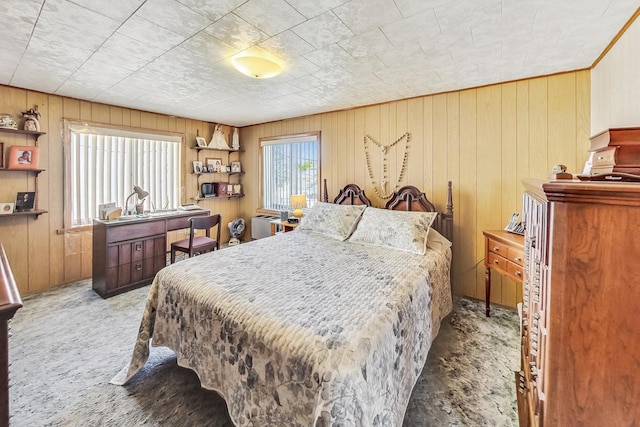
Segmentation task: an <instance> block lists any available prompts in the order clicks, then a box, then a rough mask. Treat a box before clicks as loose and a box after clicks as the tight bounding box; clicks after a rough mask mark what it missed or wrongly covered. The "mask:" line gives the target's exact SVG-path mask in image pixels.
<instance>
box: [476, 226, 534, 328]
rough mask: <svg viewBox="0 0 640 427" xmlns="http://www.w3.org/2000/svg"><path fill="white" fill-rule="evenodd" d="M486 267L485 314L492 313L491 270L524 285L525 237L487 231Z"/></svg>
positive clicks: (485, 244) (485, 246)
mask: <svg viewBox="0 0 640 427" xmlns="http://www.w3.org/2000/svg"><path fill="white" fill-rule="evenodd" d="M482 234H484V266H485V268H486V272H485V282H484V285H485V286H484V287H485V294H486V295H485V297H486V302H485V304H486V306H485V314H486V315H487V317H489V312H490V311H491V300H490V298H491V269H494V270H495V271H497V272H498V273H500V274H502V275H505V276H508V277H510V278H511V279H513V280H514V281H515V282H516V283H520V284H522V272H523V266H524V236H521V235H519V234H514V233H509V232H508V231H504V230H485V231H483V232H482Z"/></svg>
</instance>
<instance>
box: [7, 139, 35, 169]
mask: <svg viewBox="0 0 640 427" xmlns="http://www.w3.org/2000/svg"><path fill="white" fill-rule="evenodd" d="M38 163H39V151H38V147H32V146H28V145H12V146H11V147H10V148H9V159H8V162H7V169H13V170H38Z"/></svg>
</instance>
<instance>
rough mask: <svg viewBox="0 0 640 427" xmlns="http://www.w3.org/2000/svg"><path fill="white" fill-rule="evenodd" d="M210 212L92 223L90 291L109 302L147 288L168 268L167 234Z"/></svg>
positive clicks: (203, 211) (190, 212)
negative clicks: (115, 297) (127, 292)
mask: <svg viewBox="0 0 640 427" xmlns="http://www.w3.org/2000/svg"><path fill="white" fill-rule="evenodd" d="M205 215H209V210H207V209H199V210H193V211H184V212H181V211H178V212H175V213H170V214H166V215H161V216H157V217H148V218H139V219H132V220H114V221H103V220H94V221H93V285H92V287H93V290H94V291H96V292H97V293H98V294H99V295H100V296H101V297H103V298H108V297H110V296H113V295H117V294H119V293H122V292H126V291H129V290H131V289H135V288H139V287H141V286H145V285H148V284H149V283H151V282H152V281H153V278H154V277H155V275H156V273H157V272H158V271H160V270H161V269H162V268H163V267H164V266H165V265H166V264H167V255H166V253H167V252H166V251H167V231H171V230H179V229H183V228H188V227H189V226H190V223H189V218H192V217H196V216H205Z"/></svg>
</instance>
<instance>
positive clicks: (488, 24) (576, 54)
mask: <svg viewBox="0 0 640 427" xmlns="http://www.w3.org/2000/svg"><path fill="white" fill-rule="evenodd" d="M639 6H640V1H638V0H563V1H558V0H555V1H552V0H531V1H526V0H453V1H447V0H248V1H247V0H69V1H67V0H1V1H0V84H7V85H11V86H16V87H21V88H27V89H33V90H38V91H43V92H48V93H54V94H59V95H64V96H70V97H75V98H80V99H85V100H90V101H96V102H103V103H107V104H112V105H119V106H123V107H131V108H137V109H141V110H146V111H153V112H158V113H164V114H169V115H176V116H182V117H189V118H194V119H201V120H205V121H209V122H214V123H225V124H229V125H234V126H244V125H248V124H255V123H262V122H267V121H272V120H277V119H282V118H288V117H296V116H301V115H306V114H311V113H319V112H325V111H332V110H338V109H344V108H350V107H355V106H359V105H366V104H373V103H379V102H384V101H389V100H394V99H402V98H408V97H413V96H419V95H426V94H431V93H439V92H444V91H450V90H457V89H463V88H469V87H475V86H481V85H486V84H491V83H497V82H502V81H508V80H515V79H521V78H526V77H533V76H539V75H544V74H550V73H557V72H562V71H570V70H576V69H583V68H588V67H590V66H591V65H592V63H593V62H594V61H595V60H596V58H597V57H598V56H599V55H600V54H601V53H602V51H603V50H604V49H605V48H606V46H607V45H608V44H609V43H610V42H611V40H612V39H613V38H614V37H615V35H616V34H617V33H618V31H620V29H621V28H622V27H623V25H624V24H625V22H627V20H628V19H629V18H630V17H631V16H632V15H633V14H634V12H635V11H636V10H637V9H638V7H639ZM249 48H252V49H264V50H266V51H268V52H270V53H272V54H275V55H277V56H279V57H280V58H281V59H282V60H283V61H284V64H285V68H284V72H283V73H282V74H281V75H280V76H278V77H275V78H273V79H269V80H255V79H251V78H248V77H246V76H244V75H242V74H240V73H238V72H237V71H235V70H234V69H233V68H232V66H231V63H230V60H229V57H230V56H232V55H234V54H236V53H238V52H240V51H243V50H245V49H249Z"/></svg>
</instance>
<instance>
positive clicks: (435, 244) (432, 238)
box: [427, 228, 451, 254]
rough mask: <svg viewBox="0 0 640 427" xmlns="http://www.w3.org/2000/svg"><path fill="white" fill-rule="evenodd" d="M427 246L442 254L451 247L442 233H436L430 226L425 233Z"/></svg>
mask: <svg viewBox="0 0 640 427" xmlns="http://www.w3.org/2000/svg"><path fill="white" fill-rule="evenodd" d="M427 247H429V248H430V249H433V250H434V251H436V252H438V253H440V254H443V253H444V252H445V251H446V250H447V249H448V248H450V247H451V242H450V241H449V240H448V239H447V238H446V237H444V236H443V235H442V234H440V233H438V231H437V230H435V229H433V228H432V229H431V230H429V234H427Z"/></svg>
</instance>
